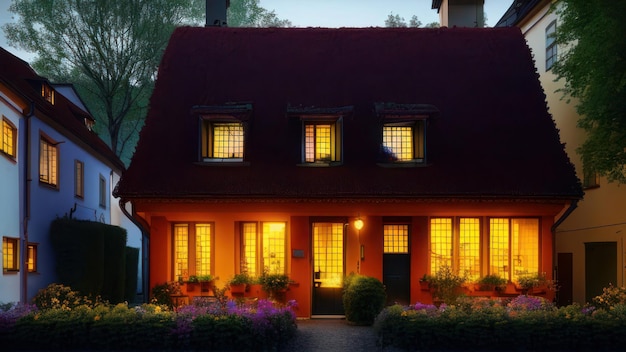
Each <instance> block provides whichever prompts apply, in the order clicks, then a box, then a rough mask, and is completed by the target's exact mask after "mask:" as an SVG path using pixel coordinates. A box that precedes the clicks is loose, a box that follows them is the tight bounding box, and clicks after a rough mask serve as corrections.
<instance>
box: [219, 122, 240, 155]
mask: <svg viewBox="0 0 626 352" xmlns="http://www.w3.org/2000/svg"><path fill="white" fill-rule="evenodd" d="M213 157H214V158H223V159H227V158H237V159H240V158H243V126H242V125H241V124H240V123H216V124H214V125H213Z"/></svg>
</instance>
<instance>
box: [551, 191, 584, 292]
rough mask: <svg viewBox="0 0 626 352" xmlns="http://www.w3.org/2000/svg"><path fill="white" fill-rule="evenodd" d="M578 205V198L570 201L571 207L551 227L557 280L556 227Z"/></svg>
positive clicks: (553, 272) (554, 270) (553, 266)
mask: <svg viewBox="0 0 626 352" xmlns="http://www.w3.org/2000/svg"><path fill="white" fill-rule="evenodd" d="M577 207H578V200H577V199H576V200H574V201H572V202H571V203H570V205H569V207H568V208H567V209H566V210H565V212H564V213H563V215H561V216H560V217H559V218H558V219H557V220H556V221H555V222H554V224H552V226H551V227H550V232H551V233H552V278H553V279H554V280H556V278H557V277H558V267H557V265H556V262H555V261H556V257H557V253H556V228H557V227H559V226H560V225H561V224H562V223H563V221H565V219H567V217H568V216H570V215H571V214H572V212H574V210H575V209H576V208H577ZM557 294H558V293H557Z"/></svg>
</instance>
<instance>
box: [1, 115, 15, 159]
mask: <svg viewBox="0 0 626 352" xmlns="http://www.w3.org/2000/svg"><path fill="white" fill-rule="evenodd" d="M6 130H10V131H11V136H10V137H9V136H7V133H5V131H6ZM7 140H10V141H8V142H7ZM7 144H8V145H9V147H10V148H11V151H7V148H6V147H5V145H7ZM0 153H1V154H2V155H4V156H6V157H8V158H9V159H11V160H13V161H15V158H16V157H17V127H15V125H14V124H13V122H11V120H9V119H8V118H6V117H5V116H4V115H3V116H2V131H0Z"/></svg>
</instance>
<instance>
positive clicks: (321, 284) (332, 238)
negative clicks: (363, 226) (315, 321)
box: [311, 222, 345, 316]
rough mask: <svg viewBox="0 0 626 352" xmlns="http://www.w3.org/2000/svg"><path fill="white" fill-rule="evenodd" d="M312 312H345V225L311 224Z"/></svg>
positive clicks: (313, 313)
mask: <svg viewBox="0 0 626 352" xmlns="http://www.w3.org/2000/svg"><path fill="white" fill-rule="evenodd" d="M311 237H312V242H313V246H312V248H313V273H312V275H311V276H312V277H313V293H312V302H311V304H312V306H311V314H312V315H318V316H319V315H344V310H343V301H342V287H343V277H344V275H345V266H344V224H343V223H332V222H320V223H313V226H312V236H311Z"/></svg>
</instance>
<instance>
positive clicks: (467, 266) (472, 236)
mask: <svg viewBox="0 0 626 352" xmlns="http://www.w3.org/2000/svg"><path fill="white" fill-rule="evenodd" d="M459 273H460V274H461V275H463V276H466V277H467V278H468V279H469V280H471V281H476V280H478V279H479V278H480V220H479V219H476V218H461V219H460V220H459Z"/></svg>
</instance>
